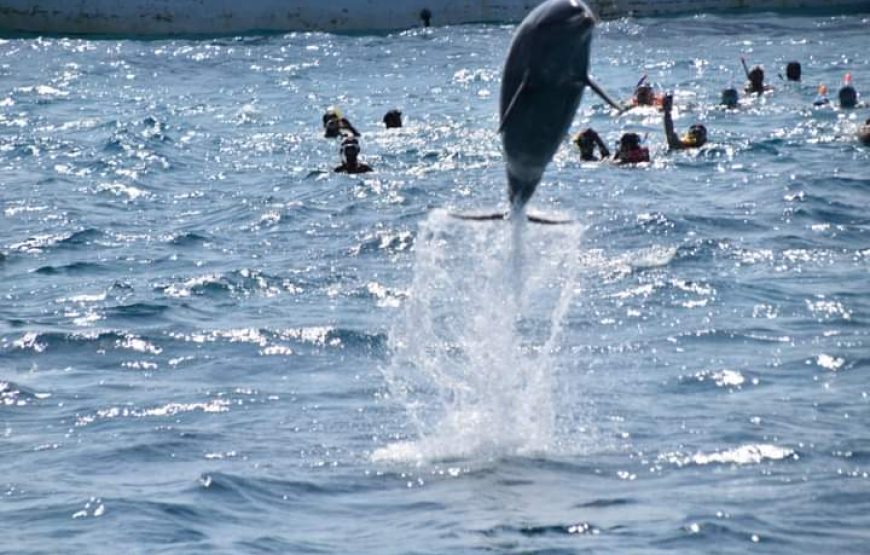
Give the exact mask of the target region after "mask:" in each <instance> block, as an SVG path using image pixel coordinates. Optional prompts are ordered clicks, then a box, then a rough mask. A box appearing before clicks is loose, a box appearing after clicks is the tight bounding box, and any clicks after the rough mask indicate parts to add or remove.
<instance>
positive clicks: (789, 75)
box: [785, 62, 801, 81]
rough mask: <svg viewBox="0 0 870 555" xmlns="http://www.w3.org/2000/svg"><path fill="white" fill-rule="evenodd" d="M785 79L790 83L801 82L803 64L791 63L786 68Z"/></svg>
mask: <svg viewBox="0 0 870 555" xmlns="http://www.w3.org/2000/svg"><path fill="white" fill-rule="evenodd" d="M785 77H786V79H788V80H789V81H800V80H801V64H800V62H789V63H788V64H786V66H785Z"/></svg>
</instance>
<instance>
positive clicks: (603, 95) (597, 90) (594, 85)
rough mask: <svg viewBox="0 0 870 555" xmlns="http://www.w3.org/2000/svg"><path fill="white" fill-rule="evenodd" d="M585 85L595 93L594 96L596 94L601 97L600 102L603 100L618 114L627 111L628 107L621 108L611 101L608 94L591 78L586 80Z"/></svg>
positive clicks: (621, 106) (620, 105) (618, 104)
mask: <svg viewBox="0 0 870 555" xmlns="http://www.w3.org/2000/svg"><path fill="white" fill-rule="evenodd" d="M586 83H587V84H588V85H589V88H590V89H592V90H593V91H595V94H597V95H598V96H600V97H601V99H602V100H604V101H605V102H607V103H608V104H610V105H611V106H613V107H614V108H615V109H617V110H619V113H622V112H624V111H626V110H628V107H626V106H623V105H622V104H620V103H618V102H617V101H615V100H613V99H612V98H611V97H610V95H609V94H607V93H606V92H604V89H602V88H601V87H600V86H598V83H596V82H595V81H593V80H592V78H591V77H589V78H587V79H586Z"/></svg>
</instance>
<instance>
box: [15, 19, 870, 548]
mask: <svg viewBox="0 0 870 555" xmlns="http://www.w3.org/2000/svg"><path fill="white" fill-rule="evenodd" d="M512 32H513V27H512V26H491V25H480V26H460V27H452V28H435V29H431V30H414V31H408V32H404V33H397V34H392V35H387V36H335V35H329V34H289V35H284V36H262V37H242V38H220V39H212V40H183V39H173V40H150V41H139V40H119V39H102V40H89V39H83V38H12V37H7V38H6V39H2V40H0V533H2V538H3V540H2V542H0V553H9V554H55V553H95V554H96V553H130V554H139V553H142V554H145V553H147V554H164V553H173V554H198V553H203V554H205V553H208V554H224V553H225V554H247V553H251V554H255V553H282V554H286V553H300V554H301V553H305V554H310V553H355V554H415V555H423V554H433V555H434V554H443V553H505V554H507V553H517V554H518V553H540V554H544V553H546V554H550V555H555V554H574V553H620V554H624V553H632V554H647V553H650V554H652V553H699V554H701V553H703V554H706V553H720V554H744V553H789V554H793V553H818V552H821V551H825V552H838V553H870V380H868V371H870V340H868V333H870V210H868V209H870V171H868V165H870V149H868V148H867V147H863V146H861V145H860V143H858V141H857V140H856V139H855V130H856V128H857V126H858V125H859V124H860V123H861V122H863V121H864V120H865V119H867V117H868V116H870V110H868V107H867V106H866V105H865V104H862V106H860V107H859V108H857V109H855V110H851V111H850V110H841V109H839V108H837V107H836V106H827V107H821V108H814V107H812V101H813V99H814V97H815V95H816V87H817V85H818V84H819V83H820V82H823V83H826V84H827V85H828V87H829V89H830V91H831V96H832V98H834V97H836V91H837V89H838V88H839V84H840V82H841V79H842V78H843V75H844V74H845V73H846V72H851V73H852V75H853V78H854V83H855V86H856V88H857V89H858V91H859V92H865V93H866V94H867V95H868V97H870V58H868V56H867V49H868V36H870V20H868V19H867V17H866V16H836V17H800V16H788V17H786V16H776V15H771V14H763V15H755V16H734V15H729V16H706V15H701V16H696V17H684V18H669V19H644V20H632V19H628V20H619V21H613V22H607V23H603V24H601V25H600V26H599V28H598V30H597V31H596V37H595V40H594V45H593V48H594V50H593V56H592V72H593V74H594V76H595V78H596V80H597V81H598V82H599V83H600V84H601V85H602V87H603V88H604V89H606V90H607V91H609V92H610V93H611V94H612V95H614V96H616V97H619V98H623V99H628V98H629V97H630V95H631V93H632V90H633V87H634V84H635V83H636V82H637V81H638V79H639V78H640V76H641V75H642V74H643V73H647V74H648V76H649V80H650V82H652V83H654V84H656V86H657V87H658V88H659V89H660V90H665V89H667V90H674V91H675V95H676V100H675V105H676V109H675V120H676V126H677V128H678V130H679V131H680V132H681V130H684V129H686V128H687V127H688V126H689V125H690V124H691V123H694V122H695V121H700V122H703V123H704V124H705V125H706V126H707V128H708V129H709V134H710V143H709V144H708V145H707V146H705V147H703V148H702V149H700V150H698V151H694V152H676V153H668V152H667V151H666V148H665V145H666V143H665V140H664V135H663V133H662V123H661V114H660V113H659V112H657V111H656V110H654V109H640V110H632V111H629V112H627V113H625V114H623V115H617V114H615V113H614V112H613V111H612V110H611V109H610V108H609V107H607V106H606V105H605V104H604V103H603V101H601V100H600V99H599V98H597V97H596V96H594V95H593V94H592V93H590V92H589V91H587V94H586V95H585V98H584V99H583V102H582V105H581V109H580V111H579V112H578V115H577V117H576V120H575V122H574V125H573V126H572V133H574V132H576V131H578V130H580V129H581V128H583V127H586V126H593V127H594V128H595V129H596V130H598V131H599V133H601V135H602V136H603V137H604V139H605V141H606V142H607V143H608V144H613V143H615V141H616V140H617V139H618V137H619V136H620V135H621V134H622V133H623V132H625V131H635V132H638V133H640V134H641V135H642V136H643V137H645V144H646V146H648V147H649V148H650V151H651V154H652V158H653V161H652V163H650V164H647V165H642V166H639V167H616V166H613V165H610V164H596V163H584V162H581V161H580V160H579V158H578V156H577V152H576V149H575V148H574V147H573V145H572V144H571V142H570V139H569V138H566V140H565V143H564V145H563V147H562V148H561V149H560V150H559V152H558V154H557V156H556V158H555V159H554V161H553V163H552V164H551V166H550V168H549V170H548V172H547V174H546V176H545V179H544V182H543V183H542V184H541V186H540V187H539V189H538V192H537V194H536V195H535V197H534V198H533V199H532V202H531V205H530V210H531V211H533V212H537V213H543V214H545V215H548V216H556V217H564V218H568V219H572V220H574V221H575V223H574V224H570V225H562V226H540V225H527V226H513V225H511V224H509V223H501V222H488V223H478V222H467V221H462V220H458V219H454V218H451V217H450V216H449V215H448V211H453V212H473V213H485V212H492V211H494V210H503V209H505V208H506V198H505V197H506V184H505V177H504V161H503V159H502V155H501V144H500V140H499V137H498V135H497V133H496V130H497V127H498V116H497V103H498V94H499V84H500V75H501V66H502V63H503V60H504V57H505V54H506V51H507V48H508V45H509V41H510V38H511V34H512ZM741 55H745V56H746V59H747V62H748V63H749V64H756V63H760V64H763V65H764V67H765V69H766V72H767V77H768V82H769V83H770V84H771V85H772V86H773V87H774V90H773V91H772V92H770V93H769V94H766V95H764V96H763V97H760V98H744V99H743V100H742V102H741V105H740V106H739V108H737V109H735V110H725V109H722V108H720V107H719V106H718V105H717V104H718V100H719V94H720V91H721V89H723V88H725V87H726V86H727V85H728V84H729V83H733V84H734V85H736V86H738V87H741V86H742V83H743V79H744V76H743V69H742V67H741V65H740V56H741ZM792 59H794V60H798V61H801V62H802V64H803V74H804V81H803V83H801V84H793V83H785V82H783V81H781V80H780V79H779V78H778V77H777V73H778V72H782V71H783V70H784V66H785V63H786V62H788V61H790V60H792ZM865 98H867V97H865ZM331 105H334V106H337V107H339V108H340V109H341V110H342V112H343V113H344V115H345V116H347V117H348V119H350V121H351V122H352V123H353V124H354V125H355V126H356V127H357V128H358V129H359V130H360V131H361V132H362V134H363V136H362V138H361V146H362V159H363V160H364V161H366V162H367V163H369V164H370V165H372V166H373V167H374V168H375V171H374V172H373V173H370V174H365V175H351V176H349V175H341V174H335V173H333V172H332V171H331V170H332V168H334V167H335V166H336V165H338V164H339V159H338V144H337V143H336V142H335V140H330V139H325V138H323V137H322V129H321V121H320V118H321V114H322V113H323V112H324V110H325V109H326V108H327V107H329V106H331ZM390 108H399V109H401V110H402V111H403V112H404V115H405V121H406V125H405V127H404V128H402V129H398V130H385V129H383V126H382V124H381V117H382V116H383V114H384V113H385V112H386V111H387V110H388V109H390Z"/></svg>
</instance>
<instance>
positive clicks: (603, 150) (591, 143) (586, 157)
mask: <svg viewBox="0 0 870 555" xmlns="http://www.w3.org/2000/svg"><path fill="white" fill-rule="evenodd" d="M574 144H575V145H577V148H578V150H580V159H581V160H583V161H584V162H597V161H599V160H604V159H606V158H610V151H609V150H607V145H605V144H604V141H602V140H601V137H600V136H599V135H598V133H596V132H595V130H594V129H592V128H591V127H589V128H586V129H584V130H583V131H581V132H580V133H577V136H576V137H574ZM596 147H597V148H598V153H599V155H600V156H601V157H600V158H598V157H596V156H595V148H596Z"/></svg>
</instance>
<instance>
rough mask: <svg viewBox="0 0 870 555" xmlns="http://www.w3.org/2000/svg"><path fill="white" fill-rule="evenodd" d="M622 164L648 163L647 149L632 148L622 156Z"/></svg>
mask: <svg viewBox="0 0 870 555" xmlns="http://www.w3.org/2000/svg"><path fill="white" fill-rule="evenodd" d="M622 162H623V163H626V164H639V163H641V162H649V149H648V148H644V147H638V148H633V149H631V150H629V151H628V152H626V153H624V154H623V155H622Z"/></svg>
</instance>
